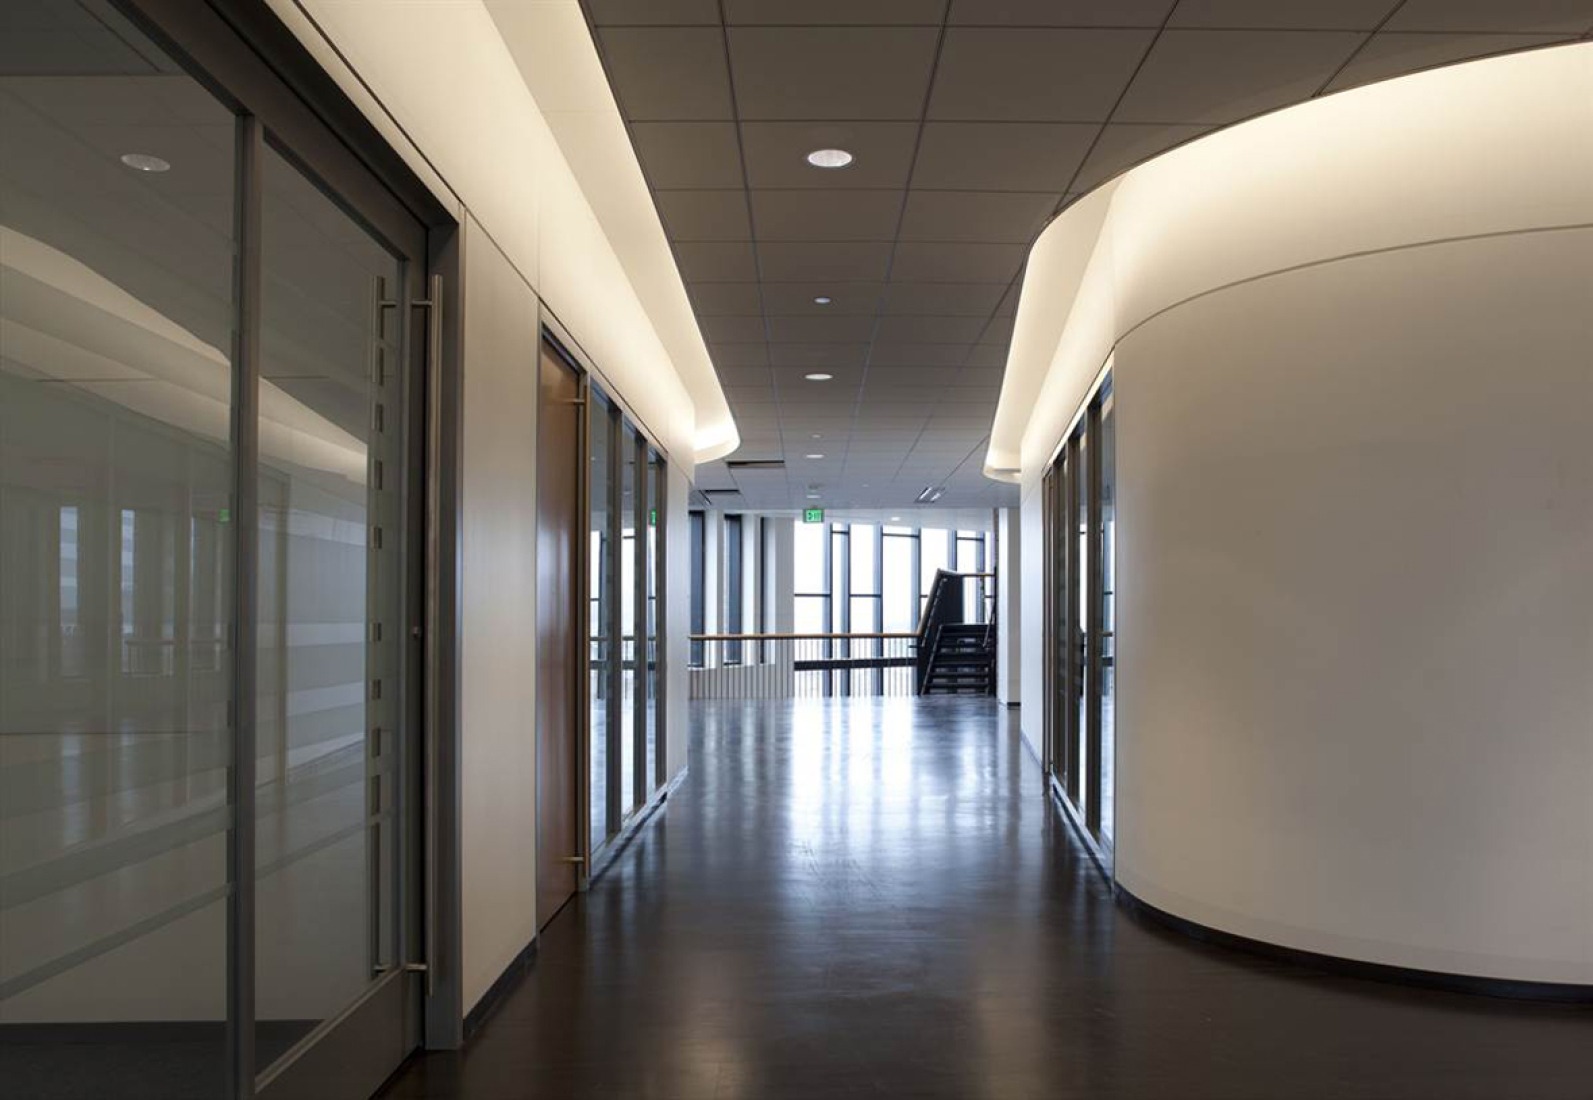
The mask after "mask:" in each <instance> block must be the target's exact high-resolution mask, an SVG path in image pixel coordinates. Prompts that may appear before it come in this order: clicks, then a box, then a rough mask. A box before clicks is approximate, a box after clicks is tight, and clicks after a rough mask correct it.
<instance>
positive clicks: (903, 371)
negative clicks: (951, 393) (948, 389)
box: [863, 366, 957, 396]
mask: <svg viewBox="0 0 1593 1100" xmlns="http://www.w3.org/2000/svg"><path fill="white" fill-rule="evenodd" d="M956 378H957V368H956V367H954V366H953V367H937V366H923V367H918V366H913V367H880V366H871V367H869V370H868V379H867V381H865V382H864V384H863V390H864V394H865V396H866V395H867V393H868V392H869V391H871V390H873V391H883V392H887V393H899V392H902V391H907V392H910V391H912V390H914V389H921V388H922V387H925V386H937V387H938V386H949V385H951V384H952V382H953V381H955V380H956Z"/></svg>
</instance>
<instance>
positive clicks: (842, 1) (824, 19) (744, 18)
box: [724, 0, 946, 27]
mask: <svg viewBox="0 0 1593 1100" xmlns="http://www.w3.org/2000/svg"><path fill="white" fill-rule="evenodd" d="M724 4H725V22H726V23H729V24H731V25H738V24H739V25H756V24H778V25H784V26H800V25H802V24H810V25H815V24H816V25H831V26H833V25H843V24H848V23H853V24H871V25H873V26H886V25H899V26H906V25H919V26H930V27H938V26H940V19H941V15H942V14H943V13H944V11H945V9H946V4H945V0H866V2H862V3H860V2H859V0H724Z"/></svg>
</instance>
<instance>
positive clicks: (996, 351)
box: [963, 343, 1008, 369]
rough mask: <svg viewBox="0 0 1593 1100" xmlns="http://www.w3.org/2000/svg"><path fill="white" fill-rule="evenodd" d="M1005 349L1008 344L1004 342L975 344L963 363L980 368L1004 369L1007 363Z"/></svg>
mask: <svg viewBox="0 0 1593 1100" xmlns="http://www.w3.org/2000/svg"><path fill="white" fill-rule="evenodd" d="M1007 350H1008V345H1006V344H1004V343H1003V344H975V345H974V347H973V350H972V351H970V352H969V353H968V358H967V360H966V361H965V362H964V364H963V365H964V366H966V367H974V368H981V369H1004V368H1005V367H1006V365H1007Z"/></svg>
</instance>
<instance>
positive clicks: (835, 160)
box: [808, 149, 856, 168]
mask: <svg viewBox="0 0 1593 1100" xmlns="http://www.w3.org/2000/svg"><path fill="white" fill-rule="evenodd" d="M855 159H856V158H855V157H853V156H852V154H851V153H848V152H847V151H846V150H845V149H815V150H813V152H811V153H809V154H808V163H809V164H811V165H813V167H815V168H845V167H846V166H847V165H848V164H851V163H852V161H853V160H855Z"/></svg>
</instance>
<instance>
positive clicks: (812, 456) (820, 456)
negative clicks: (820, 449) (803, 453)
mask: <svg viewBox="0 0 1593 1100" xmlns="http://www.w3.org/2000/svg"><path fill="white" fill-rule="evenodd" d="M808 457H809V458H823V457H824V456H823V455H808Z"/></svg>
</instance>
